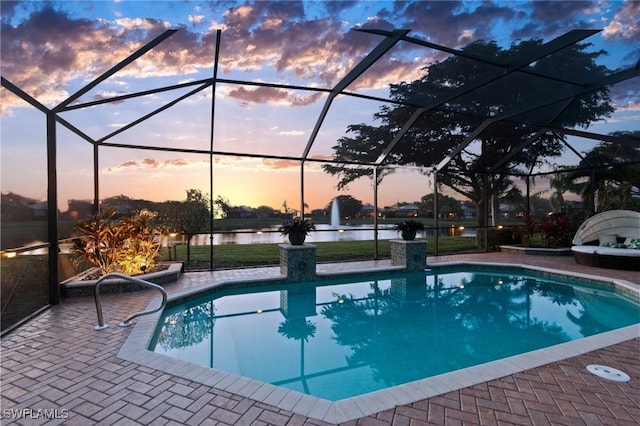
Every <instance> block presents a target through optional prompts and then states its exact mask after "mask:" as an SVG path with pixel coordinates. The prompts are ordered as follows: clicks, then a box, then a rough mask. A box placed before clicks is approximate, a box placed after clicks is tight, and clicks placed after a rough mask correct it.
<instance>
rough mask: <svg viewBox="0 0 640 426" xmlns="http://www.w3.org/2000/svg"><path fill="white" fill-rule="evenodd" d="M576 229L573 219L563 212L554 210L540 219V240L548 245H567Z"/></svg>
mask: <svg viewBox="0 0 640 426" xmlns="http://www.w3.org/2000/svg"><path fill="white" fill-rule="evenodd" d="M576 230H577V226H576V225H575V221H574V220H573V219H572V217H571V216H570V215H569V214H567V213H565V212H554V213H550V214H548V215H547V216H545V217H543V218H542V220H541V221H540V231H541V232H542V241H543V242H544V244H545V245H546V246H549V247H569V246H571V240H572V239H573V236H574V234H575V232H576Z"/></svg>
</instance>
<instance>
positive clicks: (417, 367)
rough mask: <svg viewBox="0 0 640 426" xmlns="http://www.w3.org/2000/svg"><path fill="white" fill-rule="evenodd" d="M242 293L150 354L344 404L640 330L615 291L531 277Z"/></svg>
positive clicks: (468, 276)
mask: <svg viewBox="0 0 640 426" xmlns="http://www.w3.org/2000/svg"><path fill="white" fill-rule="evenodd" d="M242 287H243V288H235V287H233V286H232V287H230V288H229V287H227V288H223V289H220V290H218V291H215V292H214V293H211V294H208V295H203V296H200V297H198V298H195V299H189V300H185V301H183V302H182V303H179V304H175V305H173V306H169V307H168V308H166V309H165V312H164V313H163V316H162V317H161V319H160V322H159V326H158V328H157V329H156V332H155V334H154V337H153V339H152V341H151V345H150V346H149V348H150V349H152V350H154V351H155V352H156V353H159V354H163V355H168V356H170V357H172V358H176V359H178V360H181V361H187V362H188V363H189V364H198V365H201V366H205V367H209V368H214V369H216V370H221V371H225V372H228V373H231V374H232V375H239V376H243V377H249V378H251V379H254V380H256V381H259V382H266V383H271V384H273V385H276V386H278V387H283V388H287V389H289V390H293V391H295V392H299V393H303V394H310V395H314V396H316V397H319V398H322V399H325V400H329V401H339V400H344V399H347V398H351V397H355V396H357V395H363V394H368V393H372V392H373V393H375V392H376V391H378V392H379V391H380V390H382V389H386V388H389V387H394V386H398V385H402V384H407V383H420V380H422V379H425V378H428V377H434V376H436V377H439V376H440V375H441V374H444V373H447V372H450V371H461V370H462V369H465V368H469V367H471V366H475V365H480V364H486V363H490V362H492V361H495V360H500V359H505V358H509V357H512V356H514V355H517V354H522V353H529V352H531V351H535V350H539V349H541V348H546V347H549V346H555V345H558V344H562V343H564V342H569V341H572V340H575V339H581V338H583V337H586V336H592V335H596V334H599V333H604V332H608V331H610V330H615V329H618V328H621V327H626V326H630V325H633V324H637V323H638V322H640V318H639V315H640V314H639V312H640V311H639V309H638V304H637V303H634V302H633V301H631V300H630V299H629V298H628V297H625V296H623V295H621V294H620V293H618V292H616V291H614V290H613V289H612V288H609V289H607V288H603V287H602V286H594V285H593V283H588V282H585V281H578V280H575V279H571V278H568V277H559V276H552V275H549V274H545V275H542V274H536V273H533V272H524V271H523V270H522V269H495V268H494V269H493V270H489V269H487V268H478V267H475V268H474V267H465V268H460V267H456V268H437V269H434V270H433V271H431V272H426V273H422V272H420V273H404V274H398V273H393V274H388V273H387V274H378V275H375V276H365V275H359V276H357V277H351V278H340V279H331V280H328V279H323V280H320V281H317V282H313V283H297V284H282V283H280V284H276V285H271V286H265V285H254V286H252V285H250V284H247V283H245V284H243V286H242Z"/></svg>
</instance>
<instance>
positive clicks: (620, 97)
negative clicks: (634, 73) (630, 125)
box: [610, 77, 640, 111]
mask: <svg viewBox="0 0 640 426" xmlns="http://www.w3.org/2000/svg"><path fill="white" fill-rule="evenodd" d="M639 80H640V78H638V77H636V78H632V79H629V80H625V81H623V82H621V83H618V84H616V85H614V86H613V87H611V89H610V93H611V100H612V101H613V104H614V105H615V107H616V109H617V110H618V111H640V84H639V82H640V81H639Z"/></svg>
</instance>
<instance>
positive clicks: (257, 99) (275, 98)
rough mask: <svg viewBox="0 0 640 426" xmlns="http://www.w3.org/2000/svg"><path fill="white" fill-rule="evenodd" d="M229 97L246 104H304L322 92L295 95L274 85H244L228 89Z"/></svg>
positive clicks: (317, 97) (314, 99) (318, 96)
mask: <svg viewBox="0 0 640 426" xmlns="http://www.w3.org/2000/svg"><path fill="white" fill-rule="evenodd" d="M227 95H228V96H229V97H232V98H235V99H239V100H241V101H243V102H245V103H246V104H249V103H256V104H267V103H268V104H274V105H276V104H280V105H286V106H304V105H309V104H312V103H314V102H315V101H316V100H318V99H319V98H320V97H321V96H322V93H319V92H313V93H312V92H310V93H309V94H308V95H295V94H292V93H291V92H290V91H288V90H285V89H280V88H274V87H256V88H255V89H246V88H244V87H238V88H234V89H231V90H229V91H228V93H227Z"/></svg>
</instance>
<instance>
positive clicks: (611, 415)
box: [1, 254, 640, 426]
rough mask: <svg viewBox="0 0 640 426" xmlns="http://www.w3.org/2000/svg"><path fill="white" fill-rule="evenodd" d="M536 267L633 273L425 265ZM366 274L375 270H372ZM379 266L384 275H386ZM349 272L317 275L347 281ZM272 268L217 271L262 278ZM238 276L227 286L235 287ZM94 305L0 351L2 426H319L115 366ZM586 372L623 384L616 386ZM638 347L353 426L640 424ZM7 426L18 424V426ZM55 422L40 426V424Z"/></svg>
mask: <svg viewBox="0 0 640 426" xmlns="http://www.w3.org/2000/svg"><path fill="white" fill-rule="evenodd" d="M459 259H460V260H474V261H483V260H490V261H494V262H502V263H516V264H525V263H532V262H533V263H535V264H537V265H541V266H544V267H548V268H553V269H559V270H573V271H578V272H580V273H587V274H593V275H598V276H605V277H610V278H618V279H624V280H627V281H631V282H633V283H635V284H636V285H640V277H639V276H638V274H637V273H634V272H624V271H611V270H603V269H597V268H588V267H584V266H579V267H578V265H575V263H574V262H573V260H572V258H570V257H569V258H563V257H543V256H523V255H505V254H479V255H462V256H447V257H440V258H438V259H434V258H430V262H431V263H435V262H442V261H451V260H459ZM369 264H370V266H371V267H372V268H373V267H375V266H376V264H381V265H383V266H384V262H377V263H376V262H369ZM387 264H388V263H387ZM350 267H351V266H350V265H349V264H340V265H337V266H336V265H319V269H324V270H335V269H349V268H350ZM274 269H275V268H261V269H247V270H242V271H232V272H229V271H217V272H214V273H213V274H229V276H242V277H243V278H250V277H252V276H256V274H257V276H264V275H265V274H270V273H273V271H274ZM234 274H235V275H234ZM210 277H211V275H210V274H209V273H191V274H187V275H186V276H185V278H183V279H182V280H181V281H180V282H179V283H175V284H170V285H168V286H167V289H168V290H169V291H170V292H176V291H181V290H184V289H186V288H190V287H191V288H192V287H197V286H198V284H199V283H202V282H203V280H206V279H210ZM156 295H157V293H155V292H152V291H141V292H137V293H127V294H109V295H105V296H104V297H103V308H104V312H105V321H107V322H108V323H111V324H114V323H115V322H117V321H119V320H121V319H123V318H124V317H126V316H128V315H129V314H131V313H132V312H135V311H139V310H142V309H144V308H145V307H146V306H147V304H148V302H149V300H150V299H152V298H154V297H156ZM95 323H96V313H95V306H94V303H93V298H71V299H66V300H64V301H63V303H62V304H60V305H58V306H54V307H52V308H51V309H49V310H47V311H45V312H44V313H42V314H41V315H39V316H38V317H36V318H35V319H33V320H31V321H30V322H28V323H26V324H24V325H22V326H21V327H19V328H18V329H17V330H15V331H13V332H11V333H10V334H8V335H6V336H5V337H3V338H2V340H1V350H2V352H1V370H2V371H1V380H2V382H1V386H2V387H1V394H2V398H1V403H2V406H1V407H2V424H3V425H5V424H6V425H9V424H21V425H22V424H24V425H32V424H65V425H83V426H84V425H89V424H104V425H111V424H117V425H128V424H131V425H135V424H144V425H185V424H186V425H322V424H325V423H322V422H320V421H318V420H314V419H309V418H305V417H303V416H301V415H298V414H294V413H291V412H287V411H284V410H280V409H278V408H275V407H273V406H270V405H267V404H264V403H261V402H257V401H254V400H251V399H249V398H244V397H241V396H238V395H234V394H232V393H228V392H224V391H220V390H218V389H214V388H211V387H209V386H206V385H202V384H199V383H196V382H193V381H189V380H185V379H182V378H179V377H175V376H172V375H169V374H167V373H164V372H162V371H158V370H153V369H150V368H148V367H145V366H142V365H139V364H136V363H133V362H129V361H124V360H122V359H119V358H118V357H117V356H116V355H117V353H118V350H119V348H120V347H121V346H122V344H123V343H124V341H125V340H126V338H127V336H128V335H129V333H130V332H131V328H127V329H123V328H119V327H115V326H113V325H112V326H111V327H110V328H108V329H106V330H102V331H94V330H93V326H94V325H95ZM588 364H602V365H608V366H611V367H614V368H617V369H620V370H622V371H624V372H626V373H627V374H628V375H629V376H631V380H630V381H629V382H614V381H610V380H606V379H602V378H599V377H597V376H595V375H592V374H591V373H589V372H588V371H587V370H586V366H587V365H588ZM639 380H640V338H636V339H633V340H629V341H626V342H623V343H620V344H616V345H613V346H609V347H605V348H603V349H599V350H596V351H593V352H589V353H586V354H583V355H580V356H577V357H573V358H569V359H565V360H562V361H559V362H554V363H551V364H548V365H544V366H542V367H539V368H534V369H531V370H527V371H523V372H521V373H516V374H513V375H509V376H506V377H502V378H499V379H496V380H491V381H489V382H485V383H481V384H479V385H476V386H473V387H469V388H464V389H460V390H457V391H453V392H448V393H446V394H443V395H439V396H435V397H432V398H429V399H425V400H421V401H418V402H414V403H412V404H408V405H402V406H397V407H395V408H394V409H390V410H386V411H382V412H379V413H377V414H374V415H371V416H368V417H364V418H360V419H357V420H354V421H350V422H348V423H346V424H354V425H355V424H358V425H390V424H393V425H428V424H434V425H436V424H438V425H442V424H446V425H458V424H459V425H462V424H487V425H496V424H503V425H509V424H514V425H545V424H562V425H601V424H609V425H636V424H640V381H639ZM16 416H22V418H20V419H17V418H16ZM47 416H48V417H57V418H55V419H50V420H45V419H44V417H47Z"/></svg>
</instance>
